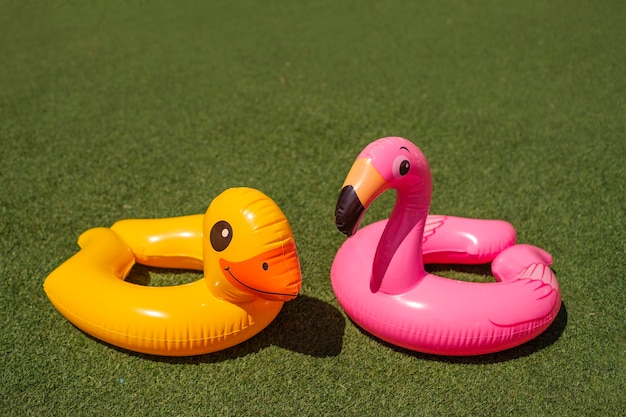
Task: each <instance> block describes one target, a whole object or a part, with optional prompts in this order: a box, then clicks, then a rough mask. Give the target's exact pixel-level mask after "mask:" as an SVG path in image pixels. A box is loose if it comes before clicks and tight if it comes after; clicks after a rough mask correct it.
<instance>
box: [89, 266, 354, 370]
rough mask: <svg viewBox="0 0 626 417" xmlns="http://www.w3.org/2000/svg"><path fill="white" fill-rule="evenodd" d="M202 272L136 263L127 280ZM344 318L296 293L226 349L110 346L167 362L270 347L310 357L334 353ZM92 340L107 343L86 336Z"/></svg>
mask: <svg viewBox="0 0 626 417" xmlns="http://www.w3.org/2000/svg"><path fill="white" fill-rule="evenodd" d="M201 276H202V273H200V272H197V271H188V270H182V269H162V268H152V267H148V266H144V265H139V264H137V265H135V266H134V267H133V269H132V270H131V273H130V274H129V276H128V277H127V278H126V281H127V282H129V283H132V284H136V285H143V286H165V285H181V284H184V283H187V282H192V281H195V280H197V279H200V277H201ZM345 326H346V320H345V318H344V316H343V314H342V313H341V312H340V311H339V310H338V309H337V308H336V307H334V306H332V305H331V304H329V303H326V302H324V301H321V300H318V299H316V298H313V297H309V296H305V295H299V296H298V297H297V298H295V299H294V300H292V301H289V302H286V303H285V304H284V305H283V308H282V309H281V311H280V313H279V314H278V316H277V317H276V319H274V321H273V322H272V323H270V325H269V326H267V327H266V328H265V329H264V330H262V331H261V332H260V333H259V334H257V335H255V336H254V337H252V338H250V339H248V340H246V341H244V342H242V343H240V344H238V345H236V346H233V347H230V348H228V349H224V350H222V351H218V352H214V353H209V354H205V355H197V356H181V357H172V356H158V355H148V354H143V353H138V352H134V351H130V350H127V349H123V348H120V347H117V346H113V345H108V344H107V345H108V346H111V348H113V349H115V350H118V351H120V352H123V353H126V354H129V355H134V356H138V357H142V358H145V359H149V360H153V361H158V362H166V363H177V364H184V363H189V364H193V363H215V362H222V361H226V360H229V359H233V358H237V357H242V356H246V355H249V354H251V353H256V352H259V351H261V350H262V349H264V348H267V347H269V346H272V345H274V346H279V347H281V348H284V349H287V350H290V351H292V352H297V353H301V354H304V355H308V356H313V357H320V358H322V357H331V356H337V355H339V353H340V352H341V349H342V346H343V335H344V332H345ZM87 336H88V337H90V338H91V339H93V340H95V341H98V342H100V343H104V344H106V342H102V341H100V340H99V339H96V338H94V337H92V336H90V335H87Z"/></svg>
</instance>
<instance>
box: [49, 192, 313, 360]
mask: <svg viewBox="0 0 626 417" xmlns="http://www.w3.org/2000/svg"><path fill="white" fill-rule="evenodd" d="M78 244H79V246H80V248H81V250H80V251H79V252H78V253H76V254H75V255H74V256H72V257H71V258H70V259H68V260H67V261H66V262H65V263H63V264H62V265H60V266H59V267H58V268H57V269H55V270H54V271H53V272H52V273H51V274H50V275H49V276H48V277H47V278H46V280H45V282H44V290H45V292H46V295H47V296H48V298H49V299H50V301H51V302H52V304H53V305H54V306H55V307H56V309H57V310H59V312H60V313H61V314H62V315H63V316H65V318H67V319H68V320H69V321H70V322H72V323H73V324H74V325H75V326H76V327H78V328H79V329H81V330H83V331H85V332H86V333H88V334H90V335H92V336H94V337H96V338H98V339H101V340H103V341H105V342H107V343H110V344H112V345H115V346H119V347H122V348H125V349H129V350H133V351H136V352H142V353H148V354H154V355H165V356H191V355H199V354H205V353H210V352H215V351H218V350H222V349H226V348H228V347H231V346H234V345H236V344H238V343H241V342H243V341H244V340H247V339H249V338H251V337H252V336H254V335H256V334H257V333H259V332H260V331H261V330H263V329H264V328H265V327H266V326H267V325H268V324H270V323H271V322H272V320H274V318H275V317H276V316H277V315H278V313H279V311H280V309H281V307H282V305H283V303H284V302H285V301H288V300H291V299H293V298H295V297H296V296H297V295H298V292H299V291H300V287H301V285H302V274H301V272H300V262H299V260H298V254H297V250H296V244H295V241H294V237H293V234H292V231H291V227H290V225H289V223H288V221H287V219H286V217H285V215H284V214H283V212H282V211H281V210H280V208H279V207H278V206H277V205H276V203H275V202H274V201H272V200H271V199H270V198H269V197H268V196H266V195H265V194H263V193H261V192H260V191H258V190H254V189H251V188H231V189H228V190H226V191H224V192H223V193H222V194H220V195H219V196H218V197H216V198H215V199H214V200H213V201H212V202H211V205H210V206H209V208H208V209H207V211H206V213H205V214H204V215H202V214H199V215H191V216H182V217H172V218H164V219H129V220H121V221H119V222H117V223H115V224H114V225H113V226H111V228H94V229H90V230H87V231H86V232H85V233H83V234H82V235H81V236H80V237H79V239H78ZM135 263H140V264H144V265H148V266H153V267H162V268H184V269H197V270H204V277H203V278H202V279H200V280H198V281H196V282H192V283H188V284H183V285H178V286H170V287H146V286H142V285H136V284H132V283H129V282H125V281H124V279H125V278H126V276H127V275H128V273H129V272H130V270H131V268H132V266H133V265H134V264H135Z"/></svg>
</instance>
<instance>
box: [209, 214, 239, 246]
mask: <svg viewBox="0 0 626 417" xmlns="http://www.w3.org/2000/svg"><path fill="white" fill-rule="evenodd" d="M209 239H210V240H211V246H213V249H215V251H216V252H221V251H223V250H224V249H226V248H227V247H228V245H230V241H231V240H232V239H233V228H232V227H231V226H230V224H228V222H227V221H224V220H220V221H219V222H217V223H215V224H214V225H213V228H212V229H211V235H210V236H209Z"/></svg>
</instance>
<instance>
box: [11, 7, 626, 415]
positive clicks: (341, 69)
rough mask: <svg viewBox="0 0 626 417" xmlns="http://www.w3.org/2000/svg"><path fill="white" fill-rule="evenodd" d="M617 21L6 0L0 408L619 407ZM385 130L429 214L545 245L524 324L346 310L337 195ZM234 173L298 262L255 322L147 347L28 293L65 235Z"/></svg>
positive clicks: (199, 197) (55, 260)
mask: <svg viewBox="0 0 626 417" xmlns="http://www.w3.org/2000/svg"><path fill="white" fill-rule="evenodd" d="M624 21H626V9H625V8H624V7H623V3H622V2H620V1H610V0H607V1H599V2H597V1H596V2H592V1H585V0H574V1H568V2H566V1H546V2H535V1H527V0H523V1H519V2H500V1H495V0H486V1H480V2H463V1H432V0H425V1H419V2H376V1H358V2H357V1H345V2H337V1H314V2H291V1H284V0H283V1H281V0H274V1H267V2H243V1H210V2H201V1H191V0H188V1H177V2H169V1H153V2H119V1H112V2H104V1H103V2H39V4H37V2H18V1H5V2H1V3H0V184H1V193H0V234H1V236H2V238H1V240H0V251H1V252H0V253H1V256H2V258H1V259H2V261H1V263H0V328H1V329H2V330H1V334H0V347H1V349H2V359H1V366H0V369H1V372H2V384H0V415H7V416H9V415H10V416H28V415H32V416H44V415H72V416H91V415H93V416H103V415H120V416H121V415H123V416H144V415H154V416H161V415H162V416H199V415H207V416H231V415H232V416H235V415H237V416H243V415H254V416H262V415H267V416H283V415H284V416H292V415H344V416H345V415H363V416H368V415H398V416H401V415H405V416H417V415H419V416H477V415H494V416H503V415H515V416H566V415H567V416H594V415H597V416H608V415H619V414H623V413H624V410H626V399H625V397H626V394H625V393H626V383H625V379H626V377H625V371H624V370H625V369H626V359H625V358H626V329H625V324H624V323H626V314H625V312H626V309H625V308H624V305H625V303H626V297H625V295H624V294H625V284H624V282H625V272H626V271H625V268H624V255H625V247H624V240H625V235H624V213H625V212H626V204H625V201H626V193H625V186H624V184H625V183H626V169H625V168H624V158H625V156H626V140H625V137H626V117H625V114H626V101H625V98H626V76H625V75H624V74H625V73H624V68H625V67H626V53H625V49H624V40H625V36H624V33H625V32H624V29H623V24H624ZM389 135H400V136H404V137H407V138H409V139H411V140H412V141H414V142H415V143H416V144H417V145H418V146H420V147H421V148H422V150H423V151H424V152H425V154H426V155H427V157H428V158H429V161H430V164H431V168H432V171H433V177H434V195H433V202H432V210H431V211H432V212H433V213H437V214H449V215H459V216H467V217H479V218H501V219H506V220H508V221H510V222H511V223H513V224H514V225H515V226H516V228H517V230H518V241H519V242H523V243H532V244H535V245H538V246H541V247H543V248H544V249H546V250H547V251H549V252H550V253H552V255H553V256H554V270H555V271H556V273H557V277H558V279H559V282H560V285H561V288H562V297H563V308H562V310H561V312H560V314H559V316H558V317H557V319H556V321H555V323H554V325H553V326H552V327H550V328H549V329H548V330H547V331H546V332H545V333H544V334H543V335H541V336H540V337H538V338H537V339H535V340H534V341H532V342H529V343H528V344H526V345H523V346H520V347H518V348H515V349H512V350H509V351H506V352H502V353H497V354H493V355H485V356H480V357H475V358H448V357H437V356H432V355H424V354H420V353H415V352H410V351H406V350H403V349H399V348H396V347H393V346H390V345H388V344H386V343H383V342H381V341H380V340H377V339H375V338H373V337H371V336H369V335H367V334H366V333H365V332H363V331H361V330H360V329H359V328H358V327H357V326H356V325H355V324H354V323H353V322H351V321H350V320H349V319H348V318H347V316H346V315H345V313H344V312H343V311H342V310H341V308H340V306H339V304H338V303H337V301H336V300H335V298H334V295H333V292H332V288H331V285H330V279H329V270H330V265H331V263H332V260H333V256H334V254H335V251H336V250H337V248H338V247H339V245H341V243H342V242H343V241H344V237H343V235H342V234H340V233H339V232H338V231H337V230H336V229H335V227H334V224H333V211H334V206H335V201H336V198H337V194H338V191H339V189H340V187H341V184H342V182H343V179H344V177H345V175H346V173H347V171H348V169H349V167H350V165H351V163H352V161H353V160H354V158H355V157H356V156H357V154H358V153H359V152H360V150H361V149H362V148H363V147H364V146H365V145H366V144H367V143H369V142H370V141H372V140H375V139H377V138H379V137H383V136H389ZM234 186H249V187H255V188H258V189H260V190H262V191H263V192H265V193H266V194H268V195H269V196H271V197H272V198H273V199H274V200H275V201H276V202H277V203H278V204H279V205H280V206H281V208H282V209H283V211H284V212H285V214H286V215H287V217H288V218H289V220H290V222H291V225H292V228H293V230H294V234H295V237H296V242H297V245H298V249H299V254H300V259H301V264H302V272H303V287H302V292H301V296H300V297H299V298H297V299H296V300H294V301H292V302H289V303H287V304H286V305H285V307H284V309H283V311H282V312H281V313H280V314H279V316H278V318H277V319H276V320H275V321H274V322H273V323H272V324H271V325H270V326H269V327H268V328H267V329H266V330H265V331H263V332H262V333H261V334H259V335H258V336H256V337H255V338H253V339H251V340H249V341H247V342H245V343H243V344H241V345H238V346H236V347H234V348H231V349H228V350H226V351H222V352H218V353H215V354H210V355H204V356H198V357H191V358H160V357H154V356H147V355H141V354H136V353H133V352H128V351H124V350H121V349H117V348H115V347H111V346H109V345H106V344H104V343H102V342H99V341H98V340H96V339H94V338H92V337H90V336H88V335H86V334H84V333H82V332H81V331H79V330H77V329H76V328H75V327H73V326H72V325H71V324H70V323H69V322H68V321H66V320H65V319H64V318H63V317H62V316H61V315H60V314H59V313H58V312H57V311H56V310H55V309H54V307H53V306H52V305H51V303H50V302H49V301H48V300H47V298H46V296H45V294H44V291H43V288H42V284H43V281H44V279H45V277H46V276H47V275H48V274H49V273H50V272H51V271H52V270H53V269H54V268H55V267H57V266H58V265H60V264H61V263H62V262H63V261H65V260H66V259H67V258H69V257H70V256H71V255H72V254H73V253H75V252H76V251H77V249H78V248H77V245H76V239H77V238H78V236H79V235H80V233H81V232H83V231H84V230H86V229H88V228H91V227H95V226H109V225H111V224H112V223H113V222H115V221H116V220H119V219H123V218H131V217H150V218H151V217H168V216H177V215H183V214H193V213H202V212H203V211H204V210H205V209H206V207H207V206H208V204H209V203H210V201H211V200H212V198H213V197H215V196H217V195H218V194H219V193H220V192H221V191H223V190H224V189H226V188H229V187H234ZM392 204H393V195H391V194H389V195H383V196H382V197H381V198H380V199H379V200H378V201H376V202H375V203H374V205H373V206H372V207H371V209H370V210H369V211H368V213H367V214H366V218H365V219H364V221H365V222H366V223H368V222H372V221H374V220H377V219H380V218H384V217H387V216H388V215H389V212H390V209H391V205H392ZM429 268H431V269H430V270H433V271H435V272H437V273H439V274H442V275H446V276H451V277H455V278H459V279H465V280H477V281H486V280H489V279H490V278H489V277H488V273H489V269H488V267H471V268H463V267H454V266H447V265H446V266H430V267H429ZM198 277H199V275H198V274H195V273H188V272H184V273H183V272H181V271H175V270H158V269H155V268H146V267H140V266H139V267H135V269H133V272H132V274H131V277H130V278H129V279H130V280H132V281H133V282H135V283H137V284H139V285H169V284H173V283H181V282H188V281H190V280H194V279H197V278H198Z"/></svg>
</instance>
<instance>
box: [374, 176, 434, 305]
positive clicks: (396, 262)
mask: <svg viewBox="0 0 626 417" xmlns="http://www.w3.org/2000/svg"><path fill="white" fill-rule="evenodd" d="M429 204H430V189H429V187H428V190H426V192H425V191H424V190H423V188H422V189H420V187H412V188H408V189H397V197H396V203H395V206H394V208H393V211H392V213H391V217H390V218H389V221H388V222H387V225H386V227H385V230H384V231H383V234H382V236H381V238H380V241H379V243H378V247H377V248H376V254H375V256H374V264H373V266H372V278H371V281H370V287H371V290H372V291H373V292H378V291H380V292H383V293H386V294H402V293H404V292H406V291H408V290H410V289H411V288H412V287H413V286H415V285H416V284H417V283H418V282H419V281H420V280H421V279H422V278H423V277H424V275H426V272H425V271H424V263H423V260H422V238H423V235H424V226H425V224H426V216H427V214H428V209H429Z"/></svg>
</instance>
